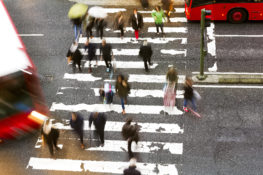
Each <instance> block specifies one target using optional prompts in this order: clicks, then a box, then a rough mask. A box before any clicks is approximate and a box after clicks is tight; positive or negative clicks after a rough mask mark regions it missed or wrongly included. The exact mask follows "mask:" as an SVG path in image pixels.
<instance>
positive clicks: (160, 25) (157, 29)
mask: <svg viewBox="0 0 263 175" xmlns="http://www.w3.org/2000/svg"><path fill="white" fill-rule="evenodd" d="M155 26H156V31H157V33H159V27H160V28H161V31H162V34H163V23H161V24H157V23H155Z"/></svg>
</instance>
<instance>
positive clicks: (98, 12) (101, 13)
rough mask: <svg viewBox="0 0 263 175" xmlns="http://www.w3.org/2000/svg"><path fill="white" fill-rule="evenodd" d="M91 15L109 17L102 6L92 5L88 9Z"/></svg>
mask: <svg viewBox="0 0 263 175" xmlns="http://www.w3.org/2000/svg"><path fill="white" fill-rule="evenodd" d="M88 13H89V15H90V16H93V17H94V18H106V17H107V12H106V10H105V9H104V8H102V7H97V6H95V7H91V8H90V9H89V11H88Z"/></svg>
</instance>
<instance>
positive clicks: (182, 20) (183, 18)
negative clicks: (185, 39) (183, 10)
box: [143, 17, 187, 23]
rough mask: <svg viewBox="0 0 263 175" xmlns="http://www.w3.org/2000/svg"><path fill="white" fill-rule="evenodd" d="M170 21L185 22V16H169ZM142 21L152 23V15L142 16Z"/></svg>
mask: <svg viewBox="0 0 263 175" xmlns="http://www.w3.org/2000/svg"><path fill="white" fill-rule="evenodd" d="M170 21H171V22H172V23H173V22H187V18H185V17H176V18H170ZM143 22H146V23H154V19H153V18H152V17H144V18H143Z"/></svg>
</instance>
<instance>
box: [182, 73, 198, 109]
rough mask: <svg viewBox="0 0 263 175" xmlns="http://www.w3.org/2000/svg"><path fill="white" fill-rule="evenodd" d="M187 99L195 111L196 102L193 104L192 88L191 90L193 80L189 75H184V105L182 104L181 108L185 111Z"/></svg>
mask: <svg viewBox="0 0 263 175" xmlns="http://www.w3.org/2000/svg"><path fill="white" fill-rule="evenodd" d="M188 101H191V102H192V106H193V110H194V111H196V104H195V98H194V90H193V81H192V79H191V77H189V76H186V78H185V83H184V106H183V110H184V111H185V112H188V109H187V104H188Z"/></svg>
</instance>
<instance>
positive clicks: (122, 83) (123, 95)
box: [115, 75, 130, 115]
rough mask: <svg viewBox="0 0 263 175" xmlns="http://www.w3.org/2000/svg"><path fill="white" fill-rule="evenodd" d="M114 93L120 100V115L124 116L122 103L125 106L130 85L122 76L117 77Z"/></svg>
mask: <svg viewBox="0 0 263 175" xmlns="http://www.w3.org/2000/svg"><path fill="white" fill-rule="evenodd" d="M115 93H116V94H117V95H119V97H120V99H121V107H122V114H123V115H124V114H125V106H124V103H125V104H127V96H128V94H129V93H130V85H129V84H128V82H127V80H125V78H124V76H123V75H118V77H117V81H116V85H115Z"/></svg>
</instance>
